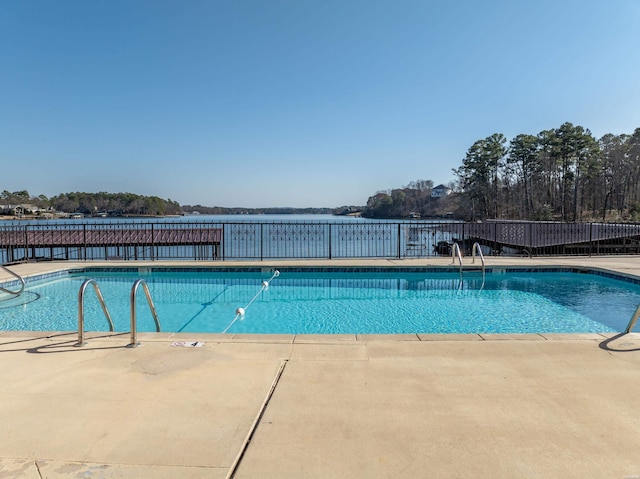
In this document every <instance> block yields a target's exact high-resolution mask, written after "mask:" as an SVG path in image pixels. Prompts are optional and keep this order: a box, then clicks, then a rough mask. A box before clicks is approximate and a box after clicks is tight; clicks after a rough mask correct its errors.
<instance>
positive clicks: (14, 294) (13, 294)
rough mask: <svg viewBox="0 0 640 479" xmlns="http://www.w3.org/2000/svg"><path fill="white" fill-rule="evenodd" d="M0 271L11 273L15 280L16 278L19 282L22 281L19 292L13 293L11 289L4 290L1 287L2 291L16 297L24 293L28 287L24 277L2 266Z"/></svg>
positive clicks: (0, 265)
mask: <svg viewBox="0 0 640 479" xmlns="http://www.w3.org/2000/svg"><path fill="white" fill-rule="evenodd" d="M0 269H2V270H3V271H5V272H7V273H9V274H10V275H11V276H13V277H14V278H16V279H17V280H18V281H20V290H19V291H11V290H10V289H7V288H3V287H2V286H0V291H2V292H4V293H7V294H10V295H12V296H14V297H18V296H20V295H21V294H22V292H23V291H24V288H25V286H26V283H25V281H24V278H23V277H22V276H20V275H19V274H18V273H16V272H15V271H12V270H10V269H9V268H7V267H6V266H4V265H2V264H0Z"/></svg>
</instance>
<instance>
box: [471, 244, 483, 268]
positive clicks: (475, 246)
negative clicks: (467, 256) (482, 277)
mask: <svg viewBox="0 0 640 479" xmlns="http://www.w3.org/2000/svg"><path fill="white" fill-rule="evenodd" d="M476 251H477V252H478V256H479V257H480V260H481V261H482V274H484V255H483V254H482V248H480V243H478V242H475V243H473V248H471V262H472V263H474V264H475V262H476Z"/></svg>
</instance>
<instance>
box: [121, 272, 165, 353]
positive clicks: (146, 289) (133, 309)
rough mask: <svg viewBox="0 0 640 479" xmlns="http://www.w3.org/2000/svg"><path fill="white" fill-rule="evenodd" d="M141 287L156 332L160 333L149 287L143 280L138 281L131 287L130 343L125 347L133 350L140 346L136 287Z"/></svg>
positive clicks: (158, 321)
mask: <svg viewBox="0 0 640 479" xmlns="http://www.w3.org/2000/svg"><path fill="white" fill-rule="evenodd" d="M140 285H142V289H143V290H144V294H145V296H146V297H147V303H149V308H150V309H151V314H152V316H153V320H154V322H155V323H156V332H157V333H159V332H160V320H159V319H158V313H157V312H156V307H155V305H154V304H153V299H151V292H150V291H149V286H147V282H146V281H145V280H144V279H139V280H137V281H136V282H135V283H133V286H132V287H131V296H130V302H131V342H130V343H129V345H128V346H127V347H129V348H135V347H138V346H140V343H139V342H138V331H137V320H136V293H137V292H138V286H140Z"/></svg>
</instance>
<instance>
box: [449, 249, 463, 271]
mask: <svg viewBox="0 0 640 479" xmlns="http://www.w3.org/2000/svg"><path fill="white" fill-rule="evenodd" d="M456 257H457V258H458V263H459V266H460V276H462V252H461V251H460V245H459V244H458V243H453V246H452V247H451V264H456Z"/></svg>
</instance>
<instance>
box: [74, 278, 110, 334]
mask: <svg viewBox="0 0 640 479" xmlns="http://www.w3.org/2000/svg"><path fill="white" fill-rule="evenodd" d="M89 285H92V286H93V289H94V291H95V292H96V296H97V297H98V302H99V303H100V306H102V311H104V315H105V316H106V318H107V321H109V331H113V321H112V320H111V315H110V314H109V310H108V309H107V305H106V304H105V302H104V297H103V296H102V292H101V291H100V288H99V287H98V283H97V282H96V280H95V279H85V280H84V282H83V283H82V286H80V291H78V342H77V343H76V344H74V346H84V345H85V344H86V342H85V340H84V292H85V290H86V289H87V286H89Z"/></svg>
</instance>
